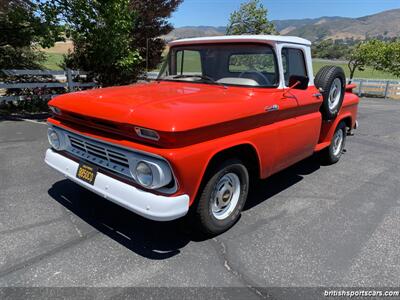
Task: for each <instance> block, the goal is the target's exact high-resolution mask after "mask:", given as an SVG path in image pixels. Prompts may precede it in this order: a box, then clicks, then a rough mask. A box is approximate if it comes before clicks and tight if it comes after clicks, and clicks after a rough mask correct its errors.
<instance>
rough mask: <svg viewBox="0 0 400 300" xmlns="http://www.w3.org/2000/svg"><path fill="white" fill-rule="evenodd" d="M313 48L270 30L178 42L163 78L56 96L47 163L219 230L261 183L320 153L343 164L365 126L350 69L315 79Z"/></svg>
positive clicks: (137, 205)
mask: <svg viewBox="0 0 400 300" xmlns="http://www.w3.org/2000/svg"><path fill="white" fill-rule="evenodd" d="M310 47H311V42H309V41H307V40H305V39H302V38H298V37H285V36H262V35H260V36H225V37H210V38H196V39H184V40H178V41H174V42H171V43H170V44H169V45H168V48H169V52H168V55H167V56H166V59H165V62H164V64H163V66H162V68H161V70H160V73H159V76H158V77H157V79H156V80H155V81H153V82H149V83H138V84H133V85H130V86H124V87H112V88H104V89H97V90H90V91H82V92H76V93H70V94H66V95H62V96H58V97H56V98H54V99H53V100H51V101H50V102H49V106H50V109H51V110H52V112H53V115H52V117H51V118H49V120H48V123H49V133H48V136H49V142H50V145H51V148H50V149H49V150H47V152H46V159H45V161H46V163H47V164H48V165H50V166H51V167H53V168H54V169H56V170H58V171H59V172H61V173H63V174H64V175H65V176H67V177H68V178H70V179H71V180H73V181H74V182H76V183H78V184H80V185H82V186H84V187H85V188H87V189H89V190H91V191H93V192H95V193H97V194H99V195H101V196H103V197H105V198H107V199H109V200H110V201H113V202H115V203H117V204H118V205H121V206H124V207H125V208H127V209H129V210H132V211H134V212H136V213H138V214H140V215H142V216H144V217H147V218H150V219H154V220H158V221H166V220H172V219H176V218H180V217H183V216H185V215H188V217H189V218H192V219H193V221H194V222H193V223H194V224H195V225H196V228H198V229H199V230H201V231H202V232H203V233H205V234H209V235H214V234H219V233H221V232H223V231H225V230H227V229H228V228H230V227H231V226H232V225H233V224H234V223H235V222H236V221H237V220H238V217H239V215H240V212H241V210H242V208H243V206H244V204H245V201H246V199H247V195H248V190H249V187H250V183H251V182H252V181H254V180H257V178H267V177H268V176H270V175H272V174H274V173H276V172H278V171H280V170H282V169H284V168H286V167H288V166H290V165H292V164H294V163H296V162H298V161H300V160H302V159H304V158H306V157H308V156H310V155H312V154H313V153H315V152H320V155H321V158H322V159H324V160H325V162H327V163H335V162H337V161H338V160H339V158H340V156H341V154H342V152H343V149H344V145H345V139H346V135H347V133H348V132H350V131H352V130H353V129H354V128H355V127H356V120H357V107H358V97H357V96H356V95H354V94H352V93H351V88H352V86H346V81H345V80H346V79H345V75H344V72H343V70H341V69H340V68H338V67H334V66H328V67H324V68H323V69H321V70H320V71H319V72H318V74H317V76H316V77H315V78H314V76H313V67H312V59H311V49H310ZM188 212H190V213H189V214H188Z"/></svg>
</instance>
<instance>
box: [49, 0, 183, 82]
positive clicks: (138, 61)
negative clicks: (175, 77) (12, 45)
mask: <svg viewBox="0 0 400 300" xmlns="http://www.w3.org/2000/svg"><path fill="white" fill-rule="evenodd" d="M181 2H182V0H147V1H140V0H96V1H95V0H58V1H56V2H53V3H52V4H50V5H49V7H50V9H53V10H54V11H58V14H59V15H60V16H61V20H60V21H62V22H63V23H65V27H66V32H67V34H69V35H70V36H71V38H72V40H73V43H74V51H73V52H71V53H69V54H68V55H67V56H66V57H65V64H66V66H68V67H70V68H78V69H82V70H86V71H89V72H92V74H93V75H94V76H96V78H97V79H98V80H99V82H100V83H101V84H102V85H104V86H109V85H116V84H127V83H131V82H133V81H135V80H136V79H137V76H138V75H139V74H140V73H141V72H143V70H144V68H145V66H146V59H145V57H146V54H147V53H148V54H149V55H148V56H149V60H148V65H149V68H153V67H155V66H156V65H157V64H158V63H159V62H160V58H161V53H162V51H163V49H164V47H165V44H164V41H162V40H161V39H160V38H159V37H160V36H161V35H164V34H167V33H168V32H170V31H171V30H172V26H171V25H170V24H169V23H168V21H167V18H168V17H169V16H170V15H171V13H172V12H173V11H174V10H175V9H176V8H177V7H178V5H179V4H180V3H181ZM147 44H148V45H149V51H148V52H147V51H146V45H147Z"/></svg>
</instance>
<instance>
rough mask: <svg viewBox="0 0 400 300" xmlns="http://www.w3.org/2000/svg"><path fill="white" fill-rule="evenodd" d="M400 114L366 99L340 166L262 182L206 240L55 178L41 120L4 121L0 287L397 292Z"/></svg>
mask: <svg viewBox="0 0 400 300" xmlns="http://www.w3.org/2000/svg"><path fill="white" fill-rule="evenodd" d="M399 116H400V102H399V101H393V100H383V99H375V100H374V99H362V101H361V104H360V111H359V124H360V127H359V129H358V130H357V131H356V133H355V136H349V137H348V139H347V143H346V152H345V153H344V155H343V156H342V158H341V160H340V162H339V163H337V164H335V165H333V166H322V165H320V164H319V161H318V160H317V159H316V158H315V157H311V158H309V159H306V160H304V161H302V162H300V163H298V164H296V165H295V166H293V167H290V168H289V169H287V170H285V171H283V172H280V173H279V174H276V175H274V176H272V177H271V178H269V179H267V180H263V181H260V182H259V183H257V185H256V188H255V189H253V190H252V191H251V195H250V198H249V200H248V202H247V204H246V208H245V211H244V212H243V214H242V217H241V219H240V220H239V222H238V223H237V224H236V225H235V226H234V227H233V228H232V229H230V230H229V231H228V232H226V233H224V234H222V235H220V236H218V237H216V238H213V239H209V240H201V239H197V238H196V237H195V236H194V235H193V234H192V233H191V232H190V230H188V228H186V225H185V224H184V223H183V222H181V221H179V220H178V221H173V222H168V223H158V222H153V221H149V220H145V219H143V218H141V217H139V216H137V215H135V214H134V213H131V212H129V211H127V210H125V209H123V208H121V207H118V206H117V205H114V204H113V203H110V202H108V201H107V200H104V199H102V198H101V197H99V196H96V195H95V194H93V193H91V192H88V191H86V190H84V189H83V188H81V187H79V186H78V185H76V184H74V183H72V182H70V181H68V180H66V179H65V178H63V177H62V176H61V175H60V174H58V173H57V172H56V171H53V170H51V169H50V168H49V167H47V166H46V165H45V163H44V162H43V159H44V153H45V150H46V149H47V147H48V142H47V137H46V130H47V127H46V124H45V123H40V122H39V123H37V122H32V121H7V120H0V287H77V286H87V287H198V288H201V287H204V288H209V287H224V288H227V287H230V288H234V287H236V288H238V289H237V291H238V293H239V294H237V295H240V297H242V296H243V295H247V294H248V295H251V296H253V297H254V298H258V297H261V298H262V297H266V296H267V294H268V288H270V287H319V286H329V287H333V286H341V287H343V286H351V287H354V286H358V287H371V286H373V287H388V286H392V287H393V286H397V287H398V286H399V285H400V217H399V216H400V182H399V178H400V169H399V167H400V162H399V159H400V155H399V152H400V117H399ZM262 288H266V289H264V290H263V289H262ZM227 290H229V289H227ZM189 292H190V291H189V290H188V293H189ZM219 292H221V290H217V291H216V293H219ZM240 293H243V295H242V294H240ZM216 296H218V294H216ZM274 297H275V298H279V294H275V296H274Z"/></svg>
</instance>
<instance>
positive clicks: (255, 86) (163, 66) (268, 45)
mask: <svg viewBox="0 0 400 300" xmlns="http://www.w3.org/2000/svg"><path fill="white" fill-rule="evenodd" d="M216 45H232V46H233V45H257V46H262V47H268V48H270V49H271V52H272V55H273V57H274V62H275V66H276V76H277V83H275V84H274V85H254V86H253V85H246V84H233V83H224V86H233V87H246V88H257V89H260V88H262V89H276V88H279V86H280V81H281V78H280V77H281V74H280V68H279V64H278V58H277V54H276V51H275V48H274V47H273V46H272V45H270V44H266V43H255V42H234V43H204V44H185V45H176V46H172V47H170V49H169V51H168V54H167V57H166V60H165V62H164V63H163V65H162V67H161V69H160V71H159V73H158V75H157V79H156V81H167V82H185V83H195V84H209V85H217V86H218V85H219V84H218V83H214V82H207V81H204V80H199V81H187V80H177V79H165V78H162V77H161V74H162V73H163V72H164V71H165V68H166V67H167V65H168V62H169V60H170V56H171V52H172V51H171V50H172V49H174V48H187V47H188V48H189V49H188V50H190V47H196V46H197V47H198V46H216Z"/></svg>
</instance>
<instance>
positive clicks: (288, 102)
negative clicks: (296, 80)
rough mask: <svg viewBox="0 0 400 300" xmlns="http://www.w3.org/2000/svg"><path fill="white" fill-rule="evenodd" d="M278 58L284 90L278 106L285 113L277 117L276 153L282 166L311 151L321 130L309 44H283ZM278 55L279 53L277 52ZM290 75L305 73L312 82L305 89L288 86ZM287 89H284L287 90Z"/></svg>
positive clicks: (301, 157)
mask: <svg viewBox="0 0 400 300" xmlns="http://www.w3.org/2000/svg"><path fill="white" fill-rule="evenodd" d="M280 50H281V51H280V56H281V57H280V58H281V64H282V65H281V66H282V71H283V72H282V73H283V74H282V73H281V76H282V77H283V79H284V86H285V87H284V91H283V93H282V98H281V99H280V101H279V106H280V107H281V108H282V109H283V110H284V109H285V107H287V108H289V109H288V113H287V114H284V115H286V116H285V117H284V118H283V119H282V120H281V121H278V123H279V125H280V126H279V127H278V131H279V136H280V142H281V143H280V145H279V146H280V147H279V153H277V167H278V169H283V168H285V167H287V166H289V165H291V164H293V163H295V162H297V161H300V160H302V159H304V158H306V157H307V156H310V155H311V154H312V153H313V152H314V147H315V145H316V144H317V142H318V138H319V133H320V130H321V122H322V120H321V114H320V112H319V107H320V105H321V103H322V99H319V98H318V97H317V93H318V90H317V89H316V88H315V87H314V85H313V82H312V78H313V74H312V64H311V62H310V63H307V61H306V58H309V59H310V60H311V55H310V52H308V53H307V51H309V47H306V46H302V45H282V47H281V48H280ZM278 55H279V54H278ZM292 75H301V76H307V77H308V78H310V79H311V82H310V84H309V86H308V88H307V89H306V90H299V89H291V90H288V88H289V78H290V76H292ZM286 91H287V92H286Z"/></svg>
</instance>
